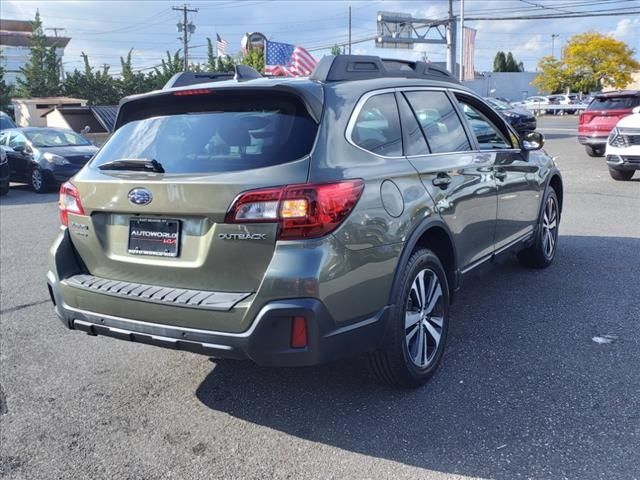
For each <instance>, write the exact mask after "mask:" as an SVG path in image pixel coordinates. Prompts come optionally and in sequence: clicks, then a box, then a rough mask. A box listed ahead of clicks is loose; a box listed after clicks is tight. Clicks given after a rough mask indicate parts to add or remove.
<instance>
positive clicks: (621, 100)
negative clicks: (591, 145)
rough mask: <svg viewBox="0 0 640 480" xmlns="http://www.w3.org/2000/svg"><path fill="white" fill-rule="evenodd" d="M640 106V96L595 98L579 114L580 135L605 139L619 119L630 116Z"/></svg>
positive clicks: (612, 95)
mask: <svg viewBox="0 0 640 480" xmlns="http://www.w3.org/2000/svg"><path fill="white" fill-rule="evenodd" d="M638 105H640V95H639V94H637V93H629V94H605V95H601V96H597V97H596V98H594V99H593V101H592V102H591V103H590V104H589V106H588V107H587V109H586V110H585V111H584V112H582V113H581V114H580V124H579V126H578V132H579V134H580V135H587V136H598V137H606V136H607V135H609V132H610V131H611V129H612V128H613V127H615V126H616V123H618V121H619V120H620V119H621V118H624V117H626V116H627V115H630V114H631V111H632V110H633V108H634V107H637V106H638Z"/></svg>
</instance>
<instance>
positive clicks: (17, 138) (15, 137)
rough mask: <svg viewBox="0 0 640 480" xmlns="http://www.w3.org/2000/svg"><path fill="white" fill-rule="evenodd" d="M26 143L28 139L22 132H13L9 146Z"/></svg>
mask: <svg viewBox="0 0 640 480" xmlns="http://www.w3.org/2000/svg"><path fill="white" fill-rule="evenodd" d="M25 143H27V139H26V138H24V135H22V134H20V133H14V134H12V135H11V139H10V140H9V146H10V147H11V148H14V147H17V146H18V145H24V144H25Z"/></svg>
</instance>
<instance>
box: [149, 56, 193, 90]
mask: <svg viewBox="0 0 640 480" xmlns="http://www.w3.org/2000/svg"><path fill="white" fill-rule="evenodd" d="M183 68H184V60H183V59H182V57H181V56H180V50H178V51H176V52H175V53H174V54H173V55H171V53H170V52H169V51H167V58H166V59H162V61H161V63H160V65H159V66H158V67H155V68H154V69H153V72H151V73H150V74H149V75H148V76H147V79H148V81H149V84H150V86H151V87H152V88H151V89H152V90H156V89H160V88H162V87H163V86H164V84H165V83H167V82H168V81H169V79H170V78H171V77H173V76H174V75H175V74H176V73H179V72H182V71H183Z"/></svg>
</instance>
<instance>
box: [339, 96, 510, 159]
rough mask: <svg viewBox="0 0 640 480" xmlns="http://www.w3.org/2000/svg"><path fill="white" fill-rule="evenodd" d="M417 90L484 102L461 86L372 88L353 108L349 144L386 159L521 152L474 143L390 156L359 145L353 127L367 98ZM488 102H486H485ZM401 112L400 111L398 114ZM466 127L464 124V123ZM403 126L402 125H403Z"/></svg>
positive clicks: (347, 136) (348, 129) (348, 132)
mask: <svg viewBox="0 0 640 480" xmlns="http://www.w3.org/2000/svg"><path fill="white" fill-rule="evenodd" d="M416 91H436V92H444V93H445V94H446V93H447V92H452V93H453V92H458V93H462V94H466V95H471V96H474V97H476V98H479V99H480V100H481V101H482V102H484V100H482V98H480V97H478V96H477V95H476V94H474V93H473V92H469V91H467V90H464V89H461V88H456V87H417V86H404V87H386V88H381V89H378V90H371V91H369V92H366V93H364V94H362V96H361V97H360V98H359V99H358V101H357V102H356V106H355V107H354V108H353V111H352V112H351V117H350V118H349V122H348V123H347V128H346V130H345V134H344V135H345V139H346V140H347V142H348V143H349V144H351V145H352V146H354V147H356V148H357V149H359V150H362V151H363V152H366V153H368V154H369V155H374V156H376V157H378V158H384V159H388V160H397V159H401V158H404V159H411V158H425V157H434V156H442V155H453V154H463V153H487V152H494V153H497V152H514V153H521V152H522V149H521V148H505V149H499V150H498V149H496V150H481V149H479V148H473V147H474V145H471V147H472V148H471V150H457V151H455V152H446V153H425V154H424V155H401V156H388V155H380V154H378V153H375V152H372V151H371V150H367V149H366V148H362V147H361V146H359V145H357V144H356V143H355V142H354V141H353V139H352V138H351V137H352V134H353V129H354V127H355V124H356V120H357V119H358V116H359V115H360V111H361V110H362V108H363V107H364V104H365V103H366V102H367V100H369V99H370V98H371V97H375V96H376V95H383V94H385V93H403V92H416ZM484 103H485V104H486V102H484ZM399 114H400V113H399V112H398V115H399ZM463 127H464V124H463ZM401 128H402V126H401ZM465 133H467V132H466V128H465Z"/></svg>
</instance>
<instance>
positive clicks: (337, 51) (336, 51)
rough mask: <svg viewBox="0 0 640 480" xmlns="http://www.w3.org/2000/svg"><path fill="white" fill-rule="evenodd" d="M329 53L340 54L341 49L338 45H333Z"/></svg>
mask: <svg viewBox="0 0 640 480" xmlns="http://www.w3.org/2000/svg"><path fill="white" fill-rule="evenodd" d="M331 55H342V49H341V48H340V45H334V46H333V47H331Z"/></svg>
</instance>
